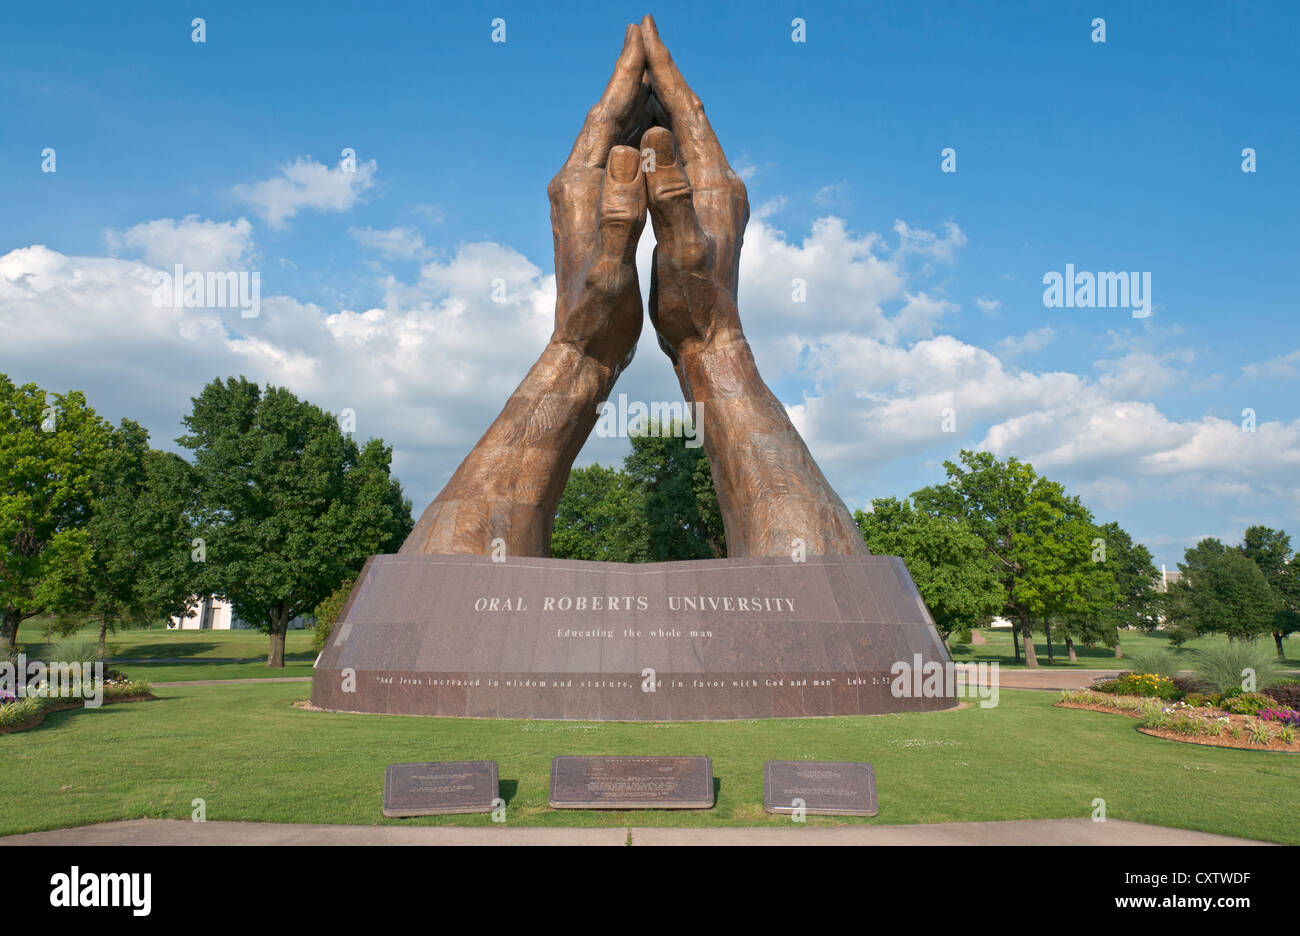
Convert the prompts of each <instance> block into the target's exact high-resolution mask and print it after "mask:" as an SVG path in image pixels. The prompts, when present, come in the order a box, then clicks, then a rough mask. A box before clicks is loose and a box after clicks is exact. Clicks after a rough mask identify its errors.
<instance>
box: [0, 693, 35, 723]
mask: <svg viewBox="0 0 1300 936" xmlns="http://www.w3.org/2000/svg"><path fill="white" fill-rule="evenodd" d="M43 708H45V700H44V699H43V698H41V697H40V696H23V697H22V698H21V699H19V700H18V701H17V702H7V703H5V704H4V705H0V728H12V727H13V726H14V725H17V724H19V723H20V722H25V721H27V719H29V718H32V717H33V716H35V715H37V714H38V713H39V712H40V711H41V709H43Z"/></svg>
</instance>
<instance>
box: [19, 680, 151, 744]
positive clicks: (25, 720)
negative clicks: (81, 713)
mask: <svg viewBox="0 0 1300 936" xmlns="http://www.w3.org/2000/svg"><path fill="white" fill-rule="evenodd" d="M152 690H153V686H152V685H150V684H149V683H148V682H147V681H146V680H143V679H136V680H114V681H111V682H109V681H106V682H105V684H104V704H105V705H111V704H112V703H114V702H143V701H145V700H146V699H152V698H154V695H153V692H152ZM85 704H86V703H85V700H84V699H59V698H45V697H42V696H23V697H22V698H21V699H20V698H17V697H15V696H14V695H13V693H11V692H5V693H0V734H13V733H14V732H17V731H26V730H27V729H28V728H35V727H36V726H37V725H39V724H40V723H41V722H43V721H44V720H45V716H46V715H48V714H50V713H51V712H62V711H66V710H67V709H74V708H81V707H83V706H84V705H85Z"/></svg>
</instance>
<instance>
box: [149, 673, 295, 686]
mask: <svg viewBox="0 0 1300 936" xmlns="http://www.w3.org/2000/svg"><path fill="white" fill-rule="evenodd" d="M277 682H311V677H310V676H258V677H255V678H252V679H187V680H184V681H182V682H156V683H153V684H152V685H153V686H154V688H158V687H160V686H224V685H226V684H227V683H232V684H234V685H240V684H241V683H242V684H244V685H247V684H248V683H277Z"/></svg>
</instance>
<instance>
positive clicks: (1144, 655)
mask: <svg viewBox="0 0 1300 936" xmlns="http://www.w3.org/2000/svg"><path fill="white" fill-rule="evenodd" d="M1128 662H1129V666H1131V667H1132V668H1133V672H1134V673H1151V674H1153V675H1156V676H1166V677H1168V678H1169V679H1173V678H1174V677H1175V676H1177V675H1178V671H1179V669H1180V668H1181V667H1179V665H1178V663H1177V662H1176V660H1175V658H1174V655H1173V654H1172V653H1170V652H1169V651H1168V650H1165V649H1164V648H1163V647H1157V648H1155V649H1150V650H1134V651H1133V652H1132V653H1130V654H1128Z"/></svg>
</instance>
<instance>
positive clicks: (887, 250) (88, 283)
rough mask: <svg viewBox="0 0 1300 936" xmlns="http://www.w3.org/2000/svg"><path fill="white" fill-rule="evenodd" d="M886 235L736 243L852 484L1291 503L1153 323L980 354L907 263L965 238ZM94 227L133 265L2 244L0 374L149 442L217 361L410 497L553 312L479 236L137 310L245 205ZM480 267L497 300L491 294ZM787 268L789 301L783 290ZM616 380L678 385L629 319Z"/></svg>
mask: <svg viewBox="0 0 1300 936" xmlns="http://www.w3.org/2000/svg"><path fill="white" fill-rule="evenodd" d="M393 230H394V231H398V232H402V233H400V234H397V235H395V234H393V231H369V230H368V229H358V231H362V232H364V233H362V234H361V235H360V236H359V237H358V240H360V241H367V242H368V243H370V244H371V245H372V246H374V247H375V249H378V250H381V251H383V250H385V249H387V250H389V251H396V252H397V253H404V252H410V255H411V256H416V255H417V254H416V253H415V251H417V250H418V249H419V248H420V247H423V241H422V239H420V238H419V236H418V234H414V232H409V229H401V228H398V229H393ZM893 234H894V235H895V237H886V236H882V235H881V234H879V233H874V232H867V233H859V232H853V231H850V230H849V229H848V228H847V227H846V225H845V223H844V222H843V221H842V220H841V219H839V218H834V217H827V218H821V219H819V220H818V221H817V222H816V223H815V224H814V225H813V227H812V230H811V231H809V232H808V234H807V235H806V236H804V237H803V238H802V240H798V241H796V240H792V239H790V238H789V237H787V235H785V234H784V233H782V232H781V231H780V230H778V229H776V228H775V227H773V226H771V224H770V223H769V222H768V221H767V220H765V218H764V217H756V218H755V219H753V220H752V221H751V224H750V228H749V230H748V232H747V236H746V245H745V251H744V253H743V254H742V257H741V277H740V283H741V286H740V308H741V317H742V320H743V321H744V323H745V328H746V332H747V334H748V335H749V337H750V340H751V343H752V344H753V346H754V349H755V356H756V359H757V361H758V364H759V367H760V369H761V371H762V373H763V375H764V376H765V378H766V379H767V380H768V382H769V383H770V384H772V385H774V386H783V387H785V388H787V389H786V391H785V396H786V402H787V403H788V404H789V410H790V414H791V417H792V419H793V420H794V421H795V423H796V425H797V426H798V427H799V429H800V431H801V432H803V433H804V435H805V438H806V440H807V442H808V444H809V447H810V448H811V450H812V452H813V454H814V456H815V457H816V458H817V459H818V461H819V462H820V463H821V464H822V467H823V468H824V469H825V470H826V472H827V474H828V476H829V477H830V479H831V481H832V483H833V484H834V485H835V486H836V487H837V489H839V491H840V493H841V494H842V495H843V496H844V497H845V498H846V500H848V501H849V502H850V503H857V504H861V503H865V502H866V501H867V500H868V499H869V498H870V497H871V496H875V495H877V494H879V493H880V492H879V490H878V489H875V488H874V487H873V479H874V477H875V475H876V473H877V472H879V471H880V470H882V469H883V468H884V467H886V466H889V465H891V464H892V465H895V466H899V465H901V466H905V467H906V466H915V471H916V472H917V473H918V480H917V483H916V484H915V486H920V485H921V484H923V483H929V482H930V481H933V480H935V479H934V478H933V477H932V474H933V471H932V469H930V468H925V469H924V470H925V471H926V473H927V474H926V476H925V477H924V478H922V477H920V476H919V473H920V472H921V471H922V470H923V468H924V466H926V465H927V464H929V463H931V462H933V461H937V460H940V459H942V458H947V457H952V456H953V455H955V453H956V450H957V449H958V448H960V447H979V448H984V449H987V450H990V451H993V452H995V453H997V454H998V455H999V456H1000V457H1005V456H1008V455H1015V456H1017V457H1020V458H1023V459H1026V460H1029V461H1031V462H1033V463H1034V465H1035V467H1037V468H1038V469H1039V470H1040V471H1043V472H1046V473H1048V474H1049V475H1050V476H1052V477H1054V478H1059V479H1060V480H1063V481H1065V482H1066V483H1067V484H1069V485H1070V486H1071V489H1072V490H1076V491H1079V492H1081V493H1084V494H1085V495H1086V496H1087V497H1088V498H1089V499H1090V500H1091V499H1094V498H1095V500H1096V504H1095V505H1094V506H1095V507H1097V508H1101V509H1106V510H1110V509H1117V505H1122V504H1129V503H1133V502H1135V501H1141V502H1149V501H1156V500H1158V501H1165V502H1168V503H1170V504H1177V505H1179V509H1186V505H1187V504H1195V505H1197V506H1198V507H1199V505H1202V504H1204V503H1205V502H1206V500H1207V498H1217V499H1221V500H1222V501H1223V503H1224V504H1230V505H1235V506H1236V509H1237V512H1238V514H1240V515H1248V514H1249V515H1254V514H1258V513H1260V512H1261V511H1263V510H1264V509H1265V508H1268V509H1269V510H1273V511H1274V512H1276V507H1275V505H1276V504H1277V503H1279V502H1280V503H1281V504H1282V505H1283V509H1284V510H1286V511H1289V512H1291V513H1292V514H1300V495H1298V494H1297V492H1296V489H1295V486H1294V478H1295V477H1296V476H1297V473H1298V469H1300V420H1296V421H1293V422H1291V423H1285V422H1280V421H1271V422H1262V423H1260V424H1259V426H1258V427H1257V430H1256V431H1255V432H1253V433H1246V432H1242V430H1241V427H1240V425H1239V424H1238V423H1236V422H1233V421H1232V420H1228V419H1223V418H1220V417H1219V416H1215V415H1209V414H1207V415H1203V416H1199V417H1193V418H1190V419H1188V418H1175V417H1173V416H1171V415H1169V414H1168V413H1165V412H1162V411H1161V409H1160V408H1159V406H1158V405H1157V404H1156V403H1155V402H1153V398H1154V395H1155V393H1156V392H1157V391H1158V390H1159V389H1161V388H1168V387H1171V386H1181V385H1182V382H1183V381H1185V380H1187V371H1188V370H1189V369H1190V367H1191V365H1192V364H1193V363H1194V361H1193V358H1192V356H1191V354H1190V353H1189V352H1187V351H1184V350H1178V349H1170V345H1169V342H1168V340H1167V338H1168V335H1167V334H1162V335H1152V334H1151V333H1149V332H1147V331H1142V332H1140V333H1137V334H1130V333H1127V332H1125V333H1115V334H1113V335H1112V336H1111V341H1110V349H1109V351H1108V354H1110V357H1108V358H1107V359H1104V360H1099V361H1097V362H1096V363H1095V367H1094V370H1093V371H1092V372H1091V373H1090V374H1079V373H1070V372H1067V371H1051V370H1040V371H1033V370H1028V369H1017V368H1015V367H1014V366H1012V365H1011V364H1010V363H1008V361H1009V359H1010V357H1011V353H1009V352H1020V351H1029V350H1032V349H1033V348H1034V347H1041V346H1042V345H1044V344H1046V342H1047V341H1049V340H1051V338H1052V337H1054V333H1051V329H1050V328H1040V329H1037V330H1034V331H1031V332H1029V333H1028V334H1026V335H1023V336H1021V337H1019V338H1015V337H1012V338H1008V339H1006V340H1004V342H1002V343H1000V344H999V346H998V349H997V350H998V351H999V354H995V353H993V352H992V351H990V350H987V349H984V348H981V347H978V346H976V345H973V344H970V343H968V342H965V341H962V340H959V339H958V338H955V337H953V336H951V335H945V334H937V333H936V332H937V329H938V328H939V327H940V326H941V325H942V324H943V323H944V322H946V321H947V320H948V319H949V318H951V317H953V316H955V315H957V314H958V313H959V312H960V310H959V308H958V307H957V305H956V304H954V303H952V302H949V301H948V300H946V299H945V298H944V297H943V294H942V290H941V289H939V288H938V287H936V286H934V285H933V284H931V283H930V282H926V281H924V280H923V278H922V276H921V275H919V274H917V273H915V272H911V271H909V270H908V269H907V268H906V266H907V259H908V257H909V256H911V255H922V256H924V257H925V258H926V259H927V260H934V261H939V260H943V261H945V262H950V261H952V260H954V259H955V258H956V255H957V253H956V252H957V249H958V248H959V247H960V246H961V244H964V243H965V235H964V234H962V233H961V230H960V228H958V227H957V226H956V225H951V224H950V225H948V226H945V228H944V229H943V230H942V231H941V232H939V233H936V232H932V231H926V230H922V229H918V228H914V227H912V226H910V225H908V224H906V223H904V222H902V221H899V222H898V223H897V224H896V225H895V226H894V229H893ZM112 237H113V238H114V239H113V241H112V243H113V244H114V245H116V246H118V247H122V248H129V249H131V250H133V251H139V252H140V254H141V256H142V257H143V260H138V261H137V260H130V259H112V258H96V257H72V256H65V255H63V254H61V253H59V252H57V251H55V250H51V249H49V248H47V247H44V246H40V245H36V246H31V247H25V248H20V249H18V250H14V251H11V252H10V253H8V254H6V255H4V256H0V349H2V350H0V370H4V371H7V372H9V373H10V374H11V375H12V376H15V377H17V378H18V379H20V380H30V379H35V380H37V381H38V382H40V383H42V384H43V385H44V386H47V387H49V388H50V389H57V390H61V389H68V388H69V387H77V388H79V389H84V390H86V391H87V392H88V393H89V395H90V399H91V400H92V401H93V402H94V404H95V405H96V406H97V407H98V408H99V409H100V410H101V412H103V413H104V414H105V415H107V416H109V417H110V418H113V419H114V421H116V419H117V418H120V417H121V416H131V417H133V418H137V419H140V420H141V421H142V422H144V423H145V424H146V425H148V426H150V427H151V429H153V431H154V433H155V438H156V439H157V440H159V441H158V444H164V443H165V442H166V440H170V439H172V438H174V437H175V436H176V435H177V434H179V432H180V431H181V426H180V418H181V416H182V415H184V413H185V411H186V410H187V409H188V405H189V404H188V398H189V397H190V396H193V395H195V394H197V393H198V391H199V390H200V389H201V388H202V386H203V385H204V384H205V383H207V382H208V381H209V380H211V379H212V378H214V377H218V376H226V375H230V374H245V375H247V376H248V377H249V378H250V379H255V380H258V381H260V382H263V383H266V382H271V383H276V384H280V385H287V386H289V387H291V388H292V389H293V390H294V392H296V393H298V394H299V395H300V396H303V397H306V398H308V399H311V400H313V401H314V402H317V403H319V404H321V405H322V406H325V407H327V408H329V409H332V410H334V411H335V412H337V411H338V410H340V409H342V408H344V407H351V408H353V409H354V410H355V411H356V412H357V417H358V431H359V433H360V435H361V436H362V437H366V436H370V435H377V436H383V437H384V438H385V439H386V440H387V441H388V442H389V443H391V444H394V445H395V447H396V453H397V454H396V466H395V467H396V470H397V473H398V475H399V477H401V478H402V479H403V481H404V483H405V484H406V486H407V488H408V491H409V492H410V493H411V495H412V497H413V499H414V500H415V502H416V503H415V507H416V510H417V511H418V510H421V509H423V507H424V505H425V503H427V501H428V499H429V498H431V497H432V496H433V495H434V494H435V493H436V492H437V490H438V489H439V488H440V487H441V485H442V483H443V482H444V481H445V479H446V478H447V477H448V476H449V474H450V472H451V471H452V470H453V469H454V468H455V466H456V465H457V464H458V463H459V461H460V459H461V458H462V457H463V456H464V454H465V453H466V452H467V451H468V450H469V448H470V447H471V446H472V445H473V444H474V442H475V441H476V440H477V439H478V438H479V436H480V435H481V434H482V432H483V431H484V429H486V427H487V426H488V425H489V424H490V423H491V421H492V420H493V419H494V418H495V416H496V415H497V413H498V412H499V411H500V409H501V407H502V406H503V405H504V403H505V401H506V399H507V398H508V396H509V394H510V393H511V392H512V391H513V390H514V388H515V386H516V385H517V384H518V381H519V380H520V378H521V377H522V376H523V374H524V373H525V372H526V371H527V369H528V368H529V367H530V366H531V365H532V363H533V362H534V361H535V360H536V357H537V355H538V353H539V352H540V351H541V349H542V347H543V346H544V344H545V342H546V340H547V337H548V336H549V334H550V331H551V329H552V326H553V317H554V301H555V282H554V277H553V276H551V275H549V274H547V273H544V272H543V270H542V269H540V268H539V267H538V266H536V265H535V264H534V263H532V262H530V261H529V260H528V259H527V258H526V257H524V256H522V255H521V254H519V253H518V252H517V251H514V250H512V249H510V248H509V247H504V246H501V245H498V244H493V243H470V244H462V245H460V246H459V247H457V248H456V249H455V250H454V251H452V252H451V253H450V254H449V255H447V256H445V257H439V258H437V259H428V258H427V257H423V258H422V259H423V260H424V261H425V262H423V263H422V264H421V266H420V267H419V272H418V274H417V275H415V276H414V277H413V278H411V279H409V280H400V279H397V278H396V277H393V276H391V275H389V274H383V278H382V279H381V280H380V285H381V288H382V291H383V300H382V302H381V303H379V307H377V308H365V307H359V308H348V307H335V308H323V307H321V306H319V305H317V304H314V303H309V302H301V301H298V300H296V299H294V298H292V297H288V296H269V297H265V298H264V299H263V307H262V314H261V316H260V317H258V318H256V319H251V320H243V319H241V318H240V317H239V312H238V310H205V309H168V308H158V307H155V306H154V305H153V303H152V301H151V297H152V290H153V287H152V285H151V276H152V273H153V271H154V264H158V265H159V266H163V267H164V268H165V264H166V262H168V261H169V260H170V258H171V257H172V256H176V255H180V256H185V257H190V258H198V257H200V256H206V257H208V258H209V262H215V261H216V260H220V261H222V262H223V263H227V265H229V261H230V260H231V258H236V257H237V258H245V257H247V256H249V255H250V254H251V253H252V251H253V244H252V241H251V236H250V235H249V234H248V232H247V222H243V221H242V219H241V221H239V222H224V223H217V222H210V221H205V222H200V221H198V220H197V219H194V218H186V219H183V220H182V221H179V222H176V221H169V220H166V219H163V220H161V221H153V222H148V223H146V224H142V225H136V226H135V227H133V228H129V229H127V231H124V232H114V233H113V234H112ZM652 246H653V236H652V234H651V230H650V228H649V227H647V232H646V236H645V237H644V238H643V240H642V242H641V244H640V245H639V248H638V264H639V268H640V269H641V271H642V288H643V290H644V289H646V288H647V287H648V282H649V280H648V276H647V273H648V260H649V254H650V251H651V248H652ZM426 249H427V248H426ZM184 262H185V263H186V265H187V266H189V265H190V264H191V263H194V265H195V268H196V269H197V268H199V267H200V266H201V265H202V264H200V263H199V262H198V261H197V259H187V260H185V261H184ZM498 278H499V279H503V280H504V281H505V283H506V302H504V303H496V302H493V301H492V292H493V286H492V284H493V280H495V279H498ZM796 278H799V279H803V280H804V281H805V283H806V287H807V302H803V303H800V302H795V301H793V300H792V285H791V283H792V280H793V279H796ZM977 304H978V303H977ZM790 387H802V388H803V390H802V392H800V391H799V390H794V391H791V390H789V389H788V388H790ZM615 392H616V393H626V394H628V396H629V399H633V400H643V401H654V400H676V399H680V391H679V389H678V387H677V384H676V380H675V378H674V377H673V374H672V372H671V370H670V368H669V366H668V363H667V359H666V358H665V357H664V355H663V354H662V352H661V351H660V350H659V349H658V348H657V346H656V342H655V337H654V334H653V329H652V328H651V327H649V325H648V323H647V326H646V328H645V329H644V331H643V334H642V339H641V343H640V346H639V350H638V356H637V358H636V360H635V361H634V362H633V364H632V366H631V368H630V369H629V370H628V371H627V373H625V374H624V375H623V377H622V378H621V379H620V381H619V384H618V386H617V387H616V389H615ZM946 408H951V409H953V410H955V412H956V419H957V432H956V433H955V434H954V433H946V432H944V431H943V411H944V410H945V409H946ZM625 450H626V442H625V441H623V440H601V439H597V438H595V437H594V436H593V438H592V440H591V441H590V442H589V444H588V445H587V447H586V448H584V450H583V453H582V456H581V461H584V462H585V461H589V460H592V459H599V460H601V461H604V462H606V463H608V462H612V461H615V460H617V459H618V458H620V457H621V456H622V454H623V452H624V451H625ZM1216 522H1217V521H1216Z"/></svg>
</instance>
